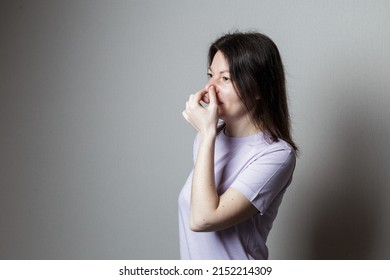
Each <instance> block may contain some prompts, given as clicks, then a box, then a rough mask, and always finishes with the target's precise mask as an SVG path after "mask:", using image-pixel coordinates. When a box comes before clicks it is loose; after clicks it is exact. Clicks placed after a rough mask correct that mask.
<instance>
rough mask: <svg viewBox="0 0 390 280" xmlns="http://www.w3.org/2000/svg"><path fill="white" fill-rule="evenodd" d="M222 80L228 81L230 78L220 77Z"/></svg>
mask: <svg viewBox="0 0 390 280" xmlns="http://www.w3.org/2000/svg"><path fill="white" fill-rule="evenodd" d="M222 80H223V81H225V82H227V81H230V78H229V77H222Z"/></svg>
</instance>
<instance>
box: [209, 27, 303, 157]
mask: <svg viewBox="0 0 390 280" xmlns="http://www.w3.org/2000/svg"><path fill="white" fill-rule="evenodd" d="M218 51H221V52H222V53H223V54H224V56H225V58H226V60H227V62H228V64H229V68H230V76H231V78H232V81H233V84H234V87H235V89H236V91H237V93H238V95H239V97H240V98H241V101H242V102H243V104H244V106H245V108H246V110H247V112H248V113H249V116H250V118H251V121H252V123H253V124H254V125H255V126H256V127H257V128H259V129H262V130H265V131H267V132H268V133H269V134H270V135H271V137H272V138H273V140H274V141H278V140H279V139H282V140H284V141H286V142H287V143H289V144H290V145H291V146H292V148H293V149H294V150H295V151H296V152H297V151H298V147H297V146H296V145H295V143H294V141H293V140H292V137H291V132H290V115H289V111H288V104H287V94H286V82H285V75H284V69H283V64H282V60H281V57H280V54H279V50H278V48H277V46H276V45H275V43H274V42H273V41H272V40H271V39H270V38H269V37H267V36H266V35H264V34H261V33H257V32H248V33H242V32H235V33H230V34H226V35H224V36H222V37H220V38H219V39H217V40H216V41H215V42H214V43H212V45H211V46H210V49H209V54H208V63H209V66H210V65H211V63H212V60H213V58H214V56H215V54H216V53H217V52H218Z"/></svg>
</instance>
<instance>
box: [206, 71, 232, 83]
mask: <svg viewBox="0 0 390 280" xmlns="http://www.w3.org/2000/svg"><path fill="white" fill-rule="evenodd" d="M207 77H208V78H209V79H211V78H212V77H213V74H211V73H207ZM222 80H223V81H225V82H227V81H230V78H228V77H222Z"/></svg>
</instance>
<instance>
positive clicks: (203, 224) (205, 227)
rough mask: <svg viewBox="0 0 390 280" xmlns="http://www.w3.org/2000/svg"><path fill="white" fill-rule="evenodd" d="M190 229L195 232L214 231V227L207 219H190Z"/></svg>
mask: <svg viewBox="0 0 390 280" xmlns="http://www.w3.org/2000/svg"><path fill="white" fill-rule="evenodd" d="M190 229H191V230H192V231H194V232H207V231H213V229H212V225H210V224H209V223H207V221H206V219H202V218H201V219H195V218H191V219H190Z"/></svg>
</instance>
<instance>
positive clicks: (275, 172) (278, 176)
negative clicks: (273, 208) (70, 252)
mask: <svg viewBox="0 0 390 280" xmlns="http://www.w3.org/2000/svg"><path fill="white" fill-rule="evenodd" d="M294 168H295V153H294V151H293V150H292V149H290V148H286V147H284V148H279V149H272V150H271V151H268V152H266V153H264V154H262V155H261V156H259V157H258V158H256V159H254V160H253V161H252V162H251V163H250V164H248V166H247V167H246V168H245V169H244V170H243V171H242V172H241V173H240V174H239V175H238V176H237V178H236V180H235V181H234V183H233V184H232V186H231V187H232V188H234V189H235V190H237V191H239V192H240V193H241V194H242V195H244V196H245V197H246V198H247V199H248V200H249V201H250V202H251V203H252V204H253V205H254V206H255V207H256V208H257V209H258V210H259V212H260V214H264V213H265V211H266V210H267V209H268V207H269V206H270V204H271V203H272V201H273V200H274V198H275V197H276V196H277V195H278V194H279V193H280V192H282V191H284V189H285V188H286V187H287V186H288V185H289V183H290V182H291V180H292V174H293V171H294Z"/></svg>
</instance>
